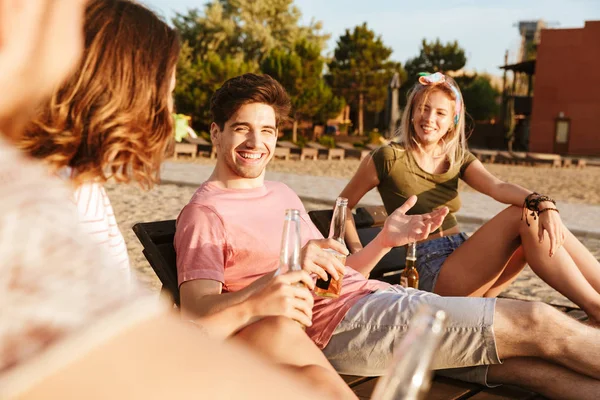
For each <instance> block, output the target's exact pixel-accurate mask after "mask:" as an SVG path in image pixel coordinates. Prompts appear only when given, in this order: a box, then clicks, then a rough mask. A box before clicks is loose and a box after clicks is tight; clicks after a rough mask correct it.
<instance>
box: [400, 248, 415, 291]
mask: <svg viewBox="0 0 600 400" xmlns="http://www.w3.org/2000/svg"><path fill="white" fill-rule="evenodd" d="M416 262H417V244H416V243H415V242H412V243H409V244H408V245H407V248H406V265H405V267H404V270H403V271H402V273H401V274H400V285H402V286H404V287H411V288H415V289H418V288H419V272H418V271H417V267H416Z"/></svg>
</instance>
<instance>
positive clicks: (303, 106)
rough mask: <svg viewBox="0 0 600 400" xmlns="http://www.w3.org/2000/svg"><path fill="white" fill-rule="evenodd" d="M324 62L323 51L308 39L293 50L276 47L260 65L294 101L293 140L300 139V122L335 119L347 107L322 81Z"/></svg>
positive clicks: (297, 44) (300, 42) (298, 43)
mask: <svg viewBox="0 0 600 400" xmlns="http://www.w3.org/2000/svg"><path fill="white" fill-rule="evenodd" d="M324 65H325V60H324V59H323V57H322V56H321V48H320V47H319V46H318V45H317V44H315V43H311V42H309V41H308V40H306V39H302V40H300V41H298V42H297V43H296V45H295V46H294V49H293V50H288V49H283V48H275V49H273V50H271V52H270V53H269V55H268V56H267V57H266V58H265V59H264V60H263V62H262V64H261V70H262V72H264V73H266V74H269V75H271V76H272V77H273V78H275V79H277V80H278V81H279V82H280V83H281V84H282V85H283V87H285V89H286V91H287V92H288V94H289V95H290V99H291V102H292V113H293V114H292V117H293V128H292V140H293V141H294V142H296V141H297V140H298V122H299V121H300V120H302V119H311V120H312V119H313V117H315V116H317V115H318V114H320V115H318V116H319V117H321V118H324V117H330V116H335V115H336V114H338V113H339V112H340V111H341V109H342V107H343V106H344V103H343V100H341V99H338V98H335V97H334V96H333V93H332V91H331V88H330V87H329V86H328V85H327V84H326V83H325V80H324V78H323V67H324Z"/></svg>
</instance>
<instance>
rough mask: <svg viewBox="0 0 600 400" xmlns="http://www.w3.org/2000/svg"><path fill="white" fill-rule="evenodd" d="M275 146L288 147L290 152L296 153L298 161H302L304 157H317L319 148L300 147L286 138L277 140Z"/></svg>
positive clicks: (314, 158)
mask: <svg viewBox="0 0 600 400" xmlns="http://www.w3.org/2000/svg"><path fill="white" fill-rule="evenodd" d="M277 146H280V147H286V148H288V149H290V154H295V155H298V156H299V157H300V161H304V160H305V159H306V158H312V159H313V160H316V159H318V158H319V150H317V149H312V148H310V147H300V146H298V145H297V144H295V143H293V142H288V141H287V140H279V141H277Z"/></svg>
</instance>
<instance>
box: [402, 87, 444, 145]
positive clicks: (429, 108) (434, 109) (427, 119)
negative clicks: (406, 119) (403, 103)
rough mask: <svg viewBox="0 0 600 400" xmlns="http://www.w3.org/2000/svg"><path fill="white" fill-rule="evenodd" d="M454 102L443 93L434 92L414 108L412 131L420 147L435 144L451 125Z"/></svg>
mask: <svg viewBox="0 0 600 400" xmlns="http://www.w3.org/2000/svg"><path fill="white" fill-rule="evenodd" d="M453 110H454V101H453V100H452V99H451V98H450V97H449V96H448V95H447V94H445V93H444V92H442V91H440V90H435V91H433V92H431V93H429V95H428V96H427V97H426V99H425V101H424V102H423V103H422V104H420V105H418V106H416V107H414V109H413V115H412V124H413V129H414V130H415V132H416V134H417V139H418V141H419V143H421V144H422V145H431V144H437V143H438V142H439V141H440V140H441V139H442V138H443V137H444V136H445V135H446V133H447V132H448V129H450V127H451V126H452V124H453V120H454V115H453Z"/></svg>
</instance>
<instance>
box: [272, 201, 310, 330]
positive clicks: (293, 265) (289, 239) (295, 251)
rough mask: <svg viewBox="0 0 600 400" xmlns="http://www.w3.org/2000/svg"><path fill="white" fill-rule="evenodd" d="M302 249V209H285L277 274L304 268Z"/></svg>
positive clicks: (299, 284) (297, 284)
mask: <svg viewBox="0 0 600 400" xmlns="http://www.w3.org/2000/svg"><path fill="white" fill-rule="evenodd" d="M301 251H302V241H301V238H300V211H299V210H295V209H289V210H285V220H284V222H283V234H282V236H281V251H280V252H279V267H278V268H277V273H276V275H279V274H286V273H288V272H292V271H300V270H302V265H301V264H300V252H301ZM295 285H296V286H300V287H305V285H304V283H302V282H297V283H296V284H295ZM298 323H299V322H298ZM301 326H302V329H306V327H305V326H304V325H302V324H301Z"/></svg>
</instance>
